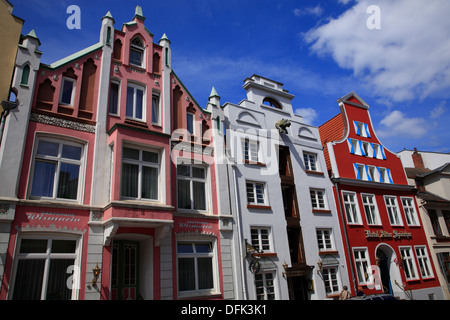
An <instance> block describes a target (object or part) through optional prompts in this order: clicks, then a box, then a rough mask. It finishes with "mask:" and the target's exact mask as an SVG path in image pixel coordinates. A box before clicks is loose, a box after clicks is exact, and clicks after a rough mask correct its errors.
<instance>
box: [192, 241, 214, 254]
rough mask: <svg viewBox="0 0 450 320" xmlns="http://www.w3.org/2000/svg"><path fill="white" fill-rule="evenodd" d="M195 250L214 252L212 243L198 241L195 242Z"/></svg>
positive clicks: (198, 251)
mask: <svg viewBox="0 0 450 320" xmlns="http://www.w3.org/2000/svg"><path fill="white" fill-rule="evenodd" d="M195 252H197V253H210V252H212V248H211V243H197V244H195Z"/></svg>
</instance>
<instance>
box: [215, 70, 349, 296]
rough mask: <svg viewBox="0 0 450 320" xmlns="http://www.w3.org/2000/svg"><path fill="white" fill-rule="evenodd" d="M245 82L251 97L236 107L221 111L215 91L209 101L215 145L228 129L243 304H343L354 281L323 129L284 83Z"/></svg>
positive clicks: (226, 164) (256, 78)
mask: <svg viewBox="0 0 450 320" xmlns="http://www.w3.org/2000/svg"><path fill="white" fill-rule="evenodd" d="M244 82H245V84H244V86H243V87H244V89H245V90H246V92H247V99H244V100H242V101H241V102H240V103H239V104H237V105H236V104H232V103H225V104H224V105H222V106H220V103H219V98H218V96H217V94H216V92H215V90H213V92H214V94H212V96H211V97H210V104H211V107H210V108H211V109H212V119H214V120H216V121H217V127H218V128H219V129H220V130H218V131H216V135H215V138H214V140H215V142H216V143H219V144H220V140H221V139H223V138H224V135H223V132H224V130H223V129H222V126H221V122H223V123H224V124H225V128H226V146H225V150H226V156H225V157H224V159H225V161H224V162H223V163H224V165H222V166H220V165H219V166H218V168H219V170H222V173H223V172H226V171H227V170H228V175H226V174H222V176H223V179H228V184H229V186H230V188H229V190H230V194H229V195H225V196H223V197H225V198H227V197H229V199H230V201H229V203H230V212H232V215H233V216H234V228H235V232H234V236H233V241H234V244H235V246H234V256H235V257H240V258H237V259H236V261H235V266H234V269H235V273H234V275H235V279H234V281H235V284H236V288H237V292H238V293H237V298H238V299H275V300H288V299H305V300H306V299H311V300H322V299H332V298H337V296H338V294H339V292H340V291H341V289H342V287H343V286H344V285H348V276H347V271H346V267H345V251H344V247H343V244H342V240H341V239H342V237H341V234H340V227H339V223H338V217H337V212H336V209H335V207H336V206H335V203H334V197H333V194H332V192H333V191H332V185H331V182H330V180H329V178H328V175H327V174H326V165H325V159H324V156H323V152H322V145H321V142H320V137H319V131H318V128H317V127H314V126H311V125H308V124H305V123H304V122H303V121H302V117H301V116H299V115H296V114H294V112H293V107H292V103H291V101H292V99H293V98H294V95H292V94H290V93H289V92H288V91H286V90H285V89H283V84H281V83H279V82H276V81H273V80H270V79H267V78H264V77H261V76H258V75H253V76H252V77H250V78H248V79H246V80H245V81H244ZM215 149H216V153H217V154H216V157H220V156H221V155H220V150H221V148H217V146H216V147H215ZM222 150H223V149H222ZM220 176H221V175H220V174H219V177H220ZM223 179H222V180H223ZM219 181H220V179H219ZM219 183H220V182H219ZM222 202H223V203H224V204H225V203H227V201H226V200H223V201H222Z"/></svg>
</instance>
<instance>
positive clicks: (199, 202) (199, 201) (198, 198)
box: [193, 181, 206, 210]
mask: <svg viewBox="0 0 450 320" xmlns="http://www.w3.org/2000/svg"><path fill="white" fill-rule="evenodd" d="M193 185H194V190H193V192H194V209H196V210H206V194H205V193H206V190H205V183H204V182H198V181H193Z"/></svg>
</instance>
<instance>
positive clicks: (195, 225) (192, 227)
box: [177, 220, 214, 235]
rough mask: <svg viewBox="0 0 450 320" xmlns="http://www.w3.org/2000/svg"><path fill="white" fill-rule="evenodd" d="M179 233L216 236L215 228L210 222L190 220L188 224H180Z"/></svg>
mask: <svg viewBox="0 0 450 320" xmlns="http://www.w3.org/2000/svg"><path fill="white" fill-rule="evenodd" d="M178 229H179V230H180V231H178V232H177V233H180V232H181V233H196V234H199V233H201V234H210V235H213V234H214V230H213V226H212V225H211V224H210V223H209V222H202V221H194V220H188V221H186V222H178Z"/></svg>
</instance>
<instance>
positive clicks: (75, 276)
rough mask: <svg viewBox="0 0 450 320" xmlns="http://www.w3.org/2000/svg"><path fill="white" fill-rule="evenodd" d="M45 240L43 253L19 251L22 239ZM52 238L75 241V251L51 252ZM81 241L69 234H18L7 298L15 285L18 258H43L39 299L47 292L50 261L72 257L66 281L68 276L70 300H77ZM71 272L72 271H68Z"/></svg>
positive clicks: (43, 297) (12, 293)
mask: <svg viewBox="0 0 450 320" xmlns="http://www.w3.org/2000/svg"><path fill="white" fill-rule="evenodd" d="M27 239H28V240H47V250H46V252H45V253H20V249H21V244H22V240H27ZM53 240H71V241H76V245H75V252H74V253H51V252H50V250H51V247H52V241H53ZM81 243H82V240H81V238H80V237H79V236H76V235H69V234H59V235H58V234H51V235H40V234H36V233H31V234H25V233H24V234H22V235H20V236H19V239H18V241H17V246H16V253H15V258H14V269H13V270H14V271H13V275H12V277H11V278H12V279H13V280H12V282H11V288H12V290H11V291H10V292H9V294H8V295H9V299H12V298H13V296H14V287H15V282H16V281H15V279H16V276H17V268H18V264H19V260H29V259H45V267H44V278H43V282H42V289H41V300H45V297H46V293H47V286H48V280H49V276H50V275H49V271H50V261H51V260H55V259H74V264H73V267H74V268H73V270H67V272H68V273H67V281H66V285H67V283H68V280H69V278H70V277H71V279H72V296H71V300H77V299H78V296H79V291H80V290H79V288H80V276H81V274H80V272H79V271H80V270H81V269H80V268H81V251H82V249H81ZM70 272H72V273H70Z"/></svg>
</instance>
